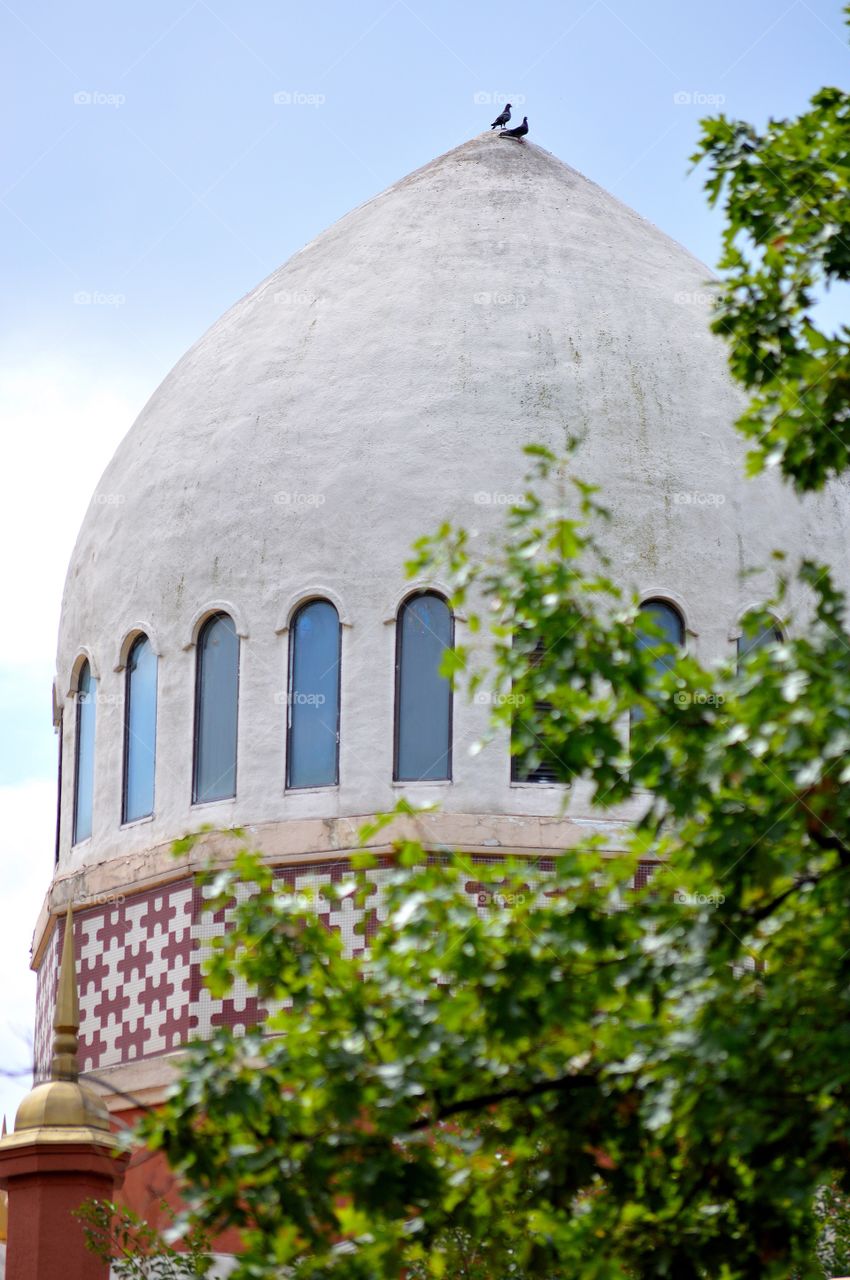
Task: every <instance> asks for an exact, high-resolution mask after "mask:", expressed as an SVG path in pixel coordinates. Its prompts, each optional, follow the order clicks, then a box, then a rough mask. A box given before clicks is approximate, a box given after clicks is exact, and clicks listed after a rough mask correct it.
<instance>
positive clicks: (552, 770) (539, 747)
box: [511, 640, 560, 784]
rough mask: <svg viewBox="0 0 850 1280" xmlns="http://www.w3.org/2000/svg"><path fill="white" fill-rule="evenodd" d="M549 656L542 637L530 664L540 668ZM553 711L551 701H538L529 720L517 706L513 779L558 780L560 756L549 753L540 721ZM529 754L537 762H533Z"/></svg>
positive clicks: (513, 734)
mask: <svg viewBox="0 0 850 1280" xmlns="http://www.w3.org/2000/svg"><path fill="white" fill-rule="evenodd" d="M545 658H546V650H545V648H544V646H543V641H542V640H538V642H537V644H536V645H535V646H534V649H533V651H532V652H531V654H530V655H529V666H531V667H540V666H542V665H543V663H544V661H545ZM551 710H552V704H551V702H546V701H545V700H544V701H538V702H535V704H534V711H535V715H534V716H533V717H532V719H531V720H528V719H526V718H525V717H524V716H523V715H522V713H521V710H520V708H517V710H516V712H515V714H514V717H513V724H512V729H511V737H512V739H513V742H512V751H511V782H539V783H544V784H551V783H553V782H558V781H559V780H560V779H559V777H558V767H557V757H555V758H553V756H552V755H551V754H549V753H547V751H546V749H545V743H544V741H543V738H542V737H541V736H540V730H539V726H540V721H541V720H542V719H544V718H545V717H546V716H547V715H548V714H549V712H550V711H551ZM529 755H531V756H532V757H534V758H535V760H536V763H534V764H532V763H530V762H529V758H528V757H529Z"/></svg>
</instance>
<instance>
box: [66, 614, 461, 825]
mask: <svg viewBox="0 0 850 1280" xmlns="http://www.w3.org/2000/svg"><path fill="white" fill-rule="evenodd" d="M453 644H454V620H453V617H452V613H451V610H450V609H449V606H448V604H447V603H446V601H445V600H444V599H443V597H442V596H440V595H437V594H436V593H435V592H422V593H420V594H417V595H414V596H410V597H409V598H408V599H407V600H405V601H404V603H403V604H402V606H401V608H400V609H399V614H398V627H397V640H396V697H395V743H394V753H393V754H394V761H393V777H394V778H395V779H396V780H397V781H399V782H421V781H441V780H448V779H450V778H451V767H452V751H451V738H452V693H451V684H450V682H449V680H447V679H446V677H445V676H443V675H441V674H440V665H441V663H442V660H443V654H444V652H445V650H446V649H447V648H451V647H452V645H453ZM340 648H341V628H340V620H339V614H338V613H337V610H336V608H335V607H334V605H332V604H331V603H330V601H328V600H310V601H309V602H307V603H306V604H304V605H302V606H301V608H300V609H299V610H298V612H297V613H296V615H295V617H294V618H293V620H292V626H291V639H290V645H289V678H288V688H287V716H286V737H287V749H286V786H287V788H288V789H292V790H297V789H299V788H305V787H324V786H335V785H336V784H337V783H338V781H339V719H340ZM95 683H96V682H95V680H94V677H93V675H92V671H91V666H90V664H89V662H88V660H86V661H84V662H83V663H82V665H81V667H80V669H79V672H78V676H77V687H76V693H77V714H76V726H75V753H74V757H75V760H74V810H73V843H74V844H79V843H80V841H82V840H86V839H87V838H88V837H89V836H90V835H91V832H92V809H93V797H94V742H95V717H96V708H97V698H96V693H95ZM156 701H157V657H156V654H155V653H154V651H153V648H152V646H151V643H150V640H149V639H148V637H147V636H145V635H139V636H137V637H136V639H135V640H134V641H133V643H132V645H131V647H130V651H129V654H128V656H127V663H126V675H125V691H124V756H123V783H122V803H121V820H122V823H128V822H135V821H137V820H139V819H141V818H146V817H149V816H150V815H151V814H152V813H153V808H154V774H155V762H156ZM238 714H239V636H238V634H237V631H236V627H235V625H234V622H233V619H232V618H231V617H230V616H229V614H227V613H215V614H213V615H212V616H211V617H209V618H207V619H206V621H205V622H204V624H203V626H202V627H201V629H200V632H199V634H198V642H197V660H196V671H195V725H194V743H193V747H194V749H193V762H192V803H193V804H204V803H207V802H210V801H214V800H226V799H230V798H231V797H233V796H235V795H236V765H237V750H236V744H237V724H238Z"/></svg>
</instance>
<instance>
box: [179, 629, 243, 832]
mask: <svg viewBox="0 0 850 1280" xmlns="http://www.w3.org/2000/svg"><path fill="white" fill-rule="evenodd" d="M221 618H226V619H227V620H228V622H229V623H230V624H231V626H232V627H233V635H234V637H235V639H236V734H235V743H234V750H233V792H232V794H230V795H227V796H213V797H210V798H209V799H200V798H199V797H198V763H199V760H200V750H199V748H200V733H199V730H200V727H201V683H202V677H203V663H204V639H205V637H206V635H207V632H208V631H209V630H210V628H211V627H212V625H213V623H214V622H218V621H219V620H220V619H221ZM241 676H242V637H241V636H240V634H239V632H238V630H237V627H236V619H235V618H234V617H233V616H232V614H230V613H228V612H227V610H226V609H216V610H214V611H213V612H212V613H210V614H208V615H207V617H206V618H204V619H203V621H202V622H201V624H200V626H199V627H198V632H197V640H196V642H195V706H194V712H193V725H192V793H191V794H192V800H191V804H192V808H195V807H197V806H199V805H205V804H221V803H222V802H224V801H228V800H235V799H236V796H237V794H238V786H239V704H240V701H241V685H242V679H241Z"/></svg>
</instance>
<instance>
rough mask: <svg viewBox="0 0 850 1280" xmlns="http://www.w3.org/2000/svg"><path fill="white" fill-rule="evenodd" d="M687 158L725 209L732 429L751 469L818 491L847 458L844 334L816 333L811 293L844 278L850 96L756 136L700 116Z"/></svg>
mask: <svg viewBox="0 0 850 1280" xmlns="http://www.w3.org/2000/svg"><path fill="white" fill-rule="evenodd" d="M844 12H845V13H850V5H848V6H845V9H844ZM694 160H696V161H707V162H708V163H709V165H710V177H709V180H708V183H707V189H708V193H709V198H710V200H711V202H712V203H714V204H719V203H721V202H723V204H724V211H725V218H726V227H725V233H724V253H723V258H722V260H721V264H720V265H721V269H722V270H723V272H724V278H723V288H722V291H721V294H720V297H719V305H718V313H717V317H716V319H715V323H714V329H715V331H716V332H717V333H719V334H721V335H722V336H723V337H724V338H726V339H727V340H728V341H729V344H730V361H731V368H732V372H733V374H734V376H735V377H736V378H737V379H738V381H739V382H741V383H742V384H743V386H744V387H746V389H747V390H748V392H749V393H750V395H751V399H750V403H749V405H748V407H747V409H746V412H745V413H744V415H743V416H742V418H741V419H740V421H739V424H738V425H739V427H740V429H741V430H742V431H743V432H744V434H745V436H747V437H748V438H749V439H750V440H751V441H752V444H753V448H752V451H751V454H750V461H751V466H752V469H753V470H760V469H761V468H762V467H764V466H772V465H776V464H778V465H779V466H781V468H782V472H783V474H784V475H785V477H786V478H787V479H788V480H789V481H790V482H791V483H792V484H793V485H795V487H796V488H797V489H799V490H807V489H819V488H821V487H822V485H823V484H824V482H825V481H826V480H827V479H828V478H829V477H831V476H837V475H840V474H842V473H843V472H844V471H846V469H847V465H848V459H850V329H848V328H847V326H846V325H843V326H841V328H840V330H839V331H838V332H837V333H834V334H832V333H828V332H826V331H825V330H824V329H823V327H820V326H819V325H818V322H817V320H818V317H817V309H816V302H817V298H818V294H819V291H821V290H824V289H829V287H830V286H832V285H835V284H837V283H846V281H847V280H848V279H850V95H848V94H847V93H845V92H844V91H843V90H841V89H834V88H825V89H822V90H821V91H820V92H819V93H817V94H815V96H814V97H813V98H812V101H811V109H810V110H809V111H806V112H804V113H803V114H802V115H800V116H798V117H797V118H796V119H793V120H770V121H769V122H768V125H767V127H766V129H765V130H764V132H763V133H759V132H758V131H757V130H756V129H754V128H753V126H752V125H750V124H747V123H746V122H744V121H740V120H727V119H726V117H725V116H722V115H721V116H718V117H717V118H716V119H711V120H706V121H704V122H703V136H702V139H701V142H700V146H699V149H698V150H697V152H696V155H695V156H694Z"/></svg>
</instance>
